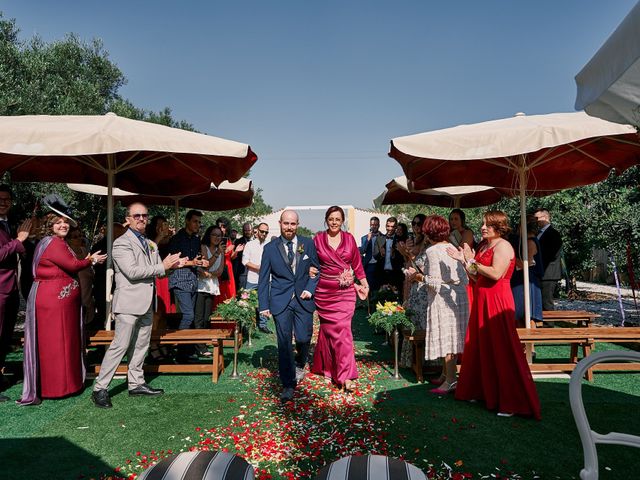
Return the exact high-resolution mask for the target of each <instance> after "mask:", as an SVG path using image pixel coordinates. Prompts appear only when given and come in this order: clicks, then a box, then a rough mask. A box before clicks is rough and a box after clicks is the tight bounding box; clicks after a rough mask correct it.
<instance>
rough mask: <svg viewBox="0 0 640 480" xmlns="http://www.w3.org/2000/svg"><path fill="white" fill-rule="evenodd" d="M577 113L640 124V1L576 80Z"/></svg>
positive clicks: (618, 121) (612, 120)
mask: <svg viewBox="0 0 640 480" xmlns="http://www.w3.org/2000/svg"><path fill="white" fill-rule="evenodd" d="M575 80H576V85H577V86H578V94H577V97H576V110H583V109H584V110H585V111H586V112H587V113H588V114H589V115H593V116H595V117H599V118H602V119H605V120H609V121H611V122H617V123H628V124H631V125H636V126H638V125H640V2H638V3H637V4H636V5H635V7H633V9H632V10H631V12H629V14H628V15H627V16H626V17H625V18H624V20H623V21H622V23H621V24H620V25H619V26H618V28H617V29H616V30H615V32H613V33H612V34H611V36H610V37H609V38H608V39H607V40H606V42H605V43H604V44H603V45H602V47H600V50H598V52H597V53H596V54H595V55H594V56H593V58H592V59H591V60H589V63H587V64H586V65H585V66H584V68H583V69H582V70H581V71H580V73H578V75H576V77H575Z"/></svg>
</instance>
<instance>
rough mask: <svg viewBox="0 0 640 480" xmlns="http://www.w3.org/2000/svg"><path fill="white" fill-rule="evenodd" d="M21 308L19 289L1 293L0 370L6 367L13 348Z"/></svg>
mask: <svg viewBox="0 0 640 480" xmlns="http://www.w3.org/2000/svg"><path fill="white" fill-rule="evenodd" d="M19 307H20V294H19V293H18V290H17V289H16V290H14V291H13V292H11V293H0V370H1V369H2V368H3V367H4V362H5V359H6V358H7V353H9V349H10V348H11V338H12V337H13V329H14V327H15V326H16V318H17V316H18V308H19Z"/></svg>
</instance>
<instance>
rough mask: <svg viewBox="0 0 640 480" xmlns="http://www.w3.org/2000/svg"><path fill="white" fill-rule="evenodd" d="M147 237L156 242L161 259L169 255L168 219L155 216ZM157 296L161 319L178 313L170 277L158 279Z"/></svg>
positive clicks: (169, 232)
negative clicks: (171, 290) (172, 296)
mask: <svg viewBox="0 0 640 480" xmlns="http://www.w3.org/2000/svg"><path fill="white" fill-rule="evenodd" d="M146 236H147V238H148V239H149V240H151V241H152V242H155V244H156V245H157V247H158V251H159V253H160V257H161V258H164V257H166V256H167V255H169V240H171V236H172V233H171V230H170V228H169V222H168V221H167V219H166V217H164V216H162V215H156V216H154V217H153V218H152V219H151V222H149V225H147V231H146ZM156 296H157V297H158V304H157V310H156V313H157V314H158V316H159V318H161V319H162V320H164V321H166V316H167V314H168V313H176V304H175V302H174V301H173V300H172V299H171V292H170V291H169V277H156Z"/></svg>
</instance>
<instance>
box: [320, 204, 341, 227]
mask: <svg viewBox="0 0 640 480" xmlns="http://www.w3.org/2000/svg"><path fill="white" fill-rule="evenodd" d="M333 212H340V216H341V217H342V221H343V222H344V210H343V209H342V207H339V206H337V205H334V206H333V207H329V208H328V209H327V213H325V214H324V221H325V223H326V222H327V221H328V220H329V216H330V215H331V214H332V213H333Z"/></svg>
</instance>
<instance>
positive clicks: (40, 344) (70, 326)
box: [18, 195, 107, 405]
mask: <svg viewBox="0 0 640 480" xmlns="http://www.w3.org/2000/svg"><path fill="white" fill-rule="evenodd" d="M43 203H44V205H45V206H47V207H48V208H49V209H50V210H51V211H52V213H49V214H47V216H46V217H45V221H44V225H45V229H46V231H45V233H46V235H47V236H46V237H45V238H43V239H42V240H41V241H40V243H38V246H37V247H36V251H35V253H34V258H33V267H32V268H33V277H34V282H33V286H32V287H31V291H30V292H29V298H28V299H27V316H26V319H25V329H24V361H23V363H24V386H23V390H22V398H21V399H20V400H19V401H18V403H19V404H21V405H36V404H38V403H40V399H41V398H61V397H66V396H68V395H72V394H74V393H77V392H79V391H80V390H82V386H83V384H84V374H85V369H84V363H83V344H82V321H81V318H80V289H79V288H78V281H77V279H76V278H75V277H76V274H77V272H79V271H80V270H82V269H84V268H89V267H90V266H91V265H95V264H96V263H102V262H104V261H105V260H106V258H107V256H106V255H101V254H100V252H97V253H94V254H92V255H90V256H87V258H85V259H83V260H78V259H77V258H76V257H75V255H74V253H73V251H72V250H71V249H70V248H69V246H68V245H67V243H66V242H65V237H66V236H67V233H69V228H70V225H71V224H73V225H75V224H76V222H75V221H74V220H73V219H72V218H71V217H70V216H69V209H68V207H67V205H66V204H65V203H64V201H63V200H62V198H60V197H59V196H57V195H48V196H47V197H45V199H44V201H43Z"/></svg>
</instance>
